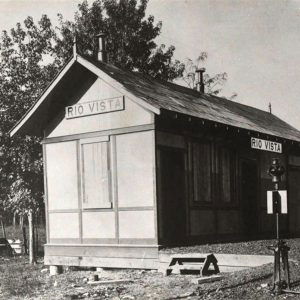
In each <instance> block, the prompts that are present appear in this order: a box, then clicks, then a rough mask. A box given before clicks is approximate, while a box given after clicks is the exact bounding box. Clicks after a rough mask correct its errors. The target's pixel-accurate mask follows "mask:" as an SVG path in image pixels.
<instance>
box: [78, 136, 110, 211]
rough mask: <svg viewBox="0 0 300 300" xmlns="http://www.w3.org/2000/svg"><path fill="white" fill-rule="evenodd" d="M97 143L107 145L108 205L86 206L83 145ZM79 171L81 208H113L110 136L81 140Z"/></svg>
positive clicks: (89, 209) (101, 209) (86, 209)
mask: <svg viewBox="0 0 300 300" xmlns="http://www.w3.org/2000/svg"><path fill="white" fill-rule="evenodd" d="M95 143H106V146H107V174H108V175H107V177H108V184H107V186H108V205H107V206H102V207H101V205H98V206H97V207H84V203H85V201H84V199H85V193H84V190H85V182H84V151H83V146H84V145H88V144H95ZM79 158H80V163H79V173H80V196H81V199H80V202H81V203H80V204H81V209H82V210H83V211H103V210H105V211H107V210H113V199H112V197H113V195H112V192H113V191H112V154H111V143H110V136H108V135H107V136H99V137H92V138H85V139H80V140H79Z"/></svg>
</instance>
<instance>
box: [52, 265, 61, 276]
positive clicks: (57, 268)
mask: <svg viewBox="0 0 300 300" xmlns="http://www.w3.org/2000/svg"><path fill="white" fill-rule="evenodd" d="M49 271H50V275H51V276H52V275H59V274H61V273H62V272H63V267H62V266H50V268H49Z"/></svg>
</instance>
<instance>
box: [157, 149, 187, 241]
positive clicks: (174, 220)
mask: <svg viewBox="0 0 300 300" xmlns="http://www.w3.org/2000/svg"><path fill="white" fill-rule="evenodd" d="M159 163H160V166H159V169H160V201H161V209H162V211H161V213H160V222H161V223H162V228H161V229H162V239H163V242H164V243H166V244H182V243H184V242H185V236H186V208H185V207H186V205H185V200H186V199H187V197H186V194H185V193H186V189H185V155H184V151H181V150H177V149H171V148H163V149H161V150H160V162H159Z"/></svg>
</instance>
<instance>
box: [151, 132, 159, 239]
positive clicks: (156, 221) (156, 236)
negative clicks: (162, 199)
mask: <svg viewBox="0 0 300 300" xmlns="http://www.w3.org/2000/svg"><path fill="white" fill-rule="evenodd" d="M156 139H157V137H156V131H155V130H153V132H152V141H153V145H152V151H153V153H152V157H153V162H152V163H153V210H154V214H153V215H154V220H153V222H154V229H155V240H156V243H158V213H157V190H158V189H157V179H156V176H157V160H156V147H155V145H156Z"/></svg>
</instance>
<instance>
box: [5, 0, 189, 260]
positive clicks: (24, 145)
mask: <svg viewBox="0 0 300 300" xmlns="http://www.w3.org/2000/svg"><path fill="white" fill-rule="evenodd" d="M146 7H147V0H141V1H140V2H139V3H138V2H137V1H136V0H120V1H114V0H103V1H101V0H96V1H94V2H93V3H92V4H91V5H89V4H88V2H87V1H83V2H82V3H81V4H80V5H79V6H78V11H77V12H76V14H75V21H74V22H71V21H68V20H64V18H63V16H62V15H59V26H58V27H57V28H53V26H52V24H51V21H50V19H49V18H48V17H47V16H46V15H43V16H42V17H41V19H40V20H39V21H38V22H37V23H35V22H34V20H33V18H31V17H27V18H26V19H25V20H24V22H23V23H22V24H21V23H17V25H16V26H15V28H12V29H11V30H10V32H7V31H3V32H2V35H1V38H0V57H1V58H0V117H1V118H0V130H1V132H0V171H1V172H0V179H1V180H0V196H1V199H0V202H1V207H2V208H4V209H5V210H6V211H11V212H22V213H27V215H28V217H29V223H30V224H31V225H32V223H31V222H32V214H34V213H35V212H36V211H37V210H38V209H41V208H42V207H43V198H42V155H41V146H40V138H39V137H28V136H27V137H19V136H16V137H14V138H13V139H11V138H10V137H9V134H8V132H9V130H10V129H11V128H12V127H13V126H14V125H15V124H16V123H17V121H18V120H20V118H21V117H22V116H23V115H24V114H25V112H26V111H27V110H28V109H29V108H30V107H31V106H32V104H33V103H34V102H35V101H36V100H37V99H38V97H39V96H40V95H41V93H42V92H43V90H44V89H45V88H46V87H47V85H48V84H49V82H50V81H51V80H52V78H54V76H55V74H56V73H57V71H58V70H59V68H60V67H62V66H63V64H64V63H65V62H66V61H67V60H68V59H69V58H70V57H71V55H72V43H73V38H74V35H75V34H76V37H77V40H78V52H79V53H81V54H82V55H87V56H89V57H93V56H95V54H96V51H97V47H96V41H95V36H96V35H97V34H98V33H99V32H100V31H102V32H105V33H106V34H107V41H108V43H107V46H108V47H107V50H108V53H109V60H110V62H111V63H113V64H115V65H117V66H119V67H122V68H125V69H127V70H131V71H139V72H141V73H143V74H148V75H150V76H152V77H155V78H158V79H163V80H173V79H175V78H176V77H178V76H181V75H182V73H183V69H184V65H183V64H181V63H180V62H179V61H177V60H174V59H173V55H174V51H175V48H174V47H173V46H170V47H168V48H167V47H166V46H165V45H160V46H157V45H156V43H155V42H154V39H155V38H156V37H157V36H158V35H159V34H160V31H161V27H162V23H161V22H158V23H157V24H155V23H154V17H153V16H148V17H146V15H145V11H146ZM31 227H32V226H31ZM32 261H34V259H32Z"/></svg>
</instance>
